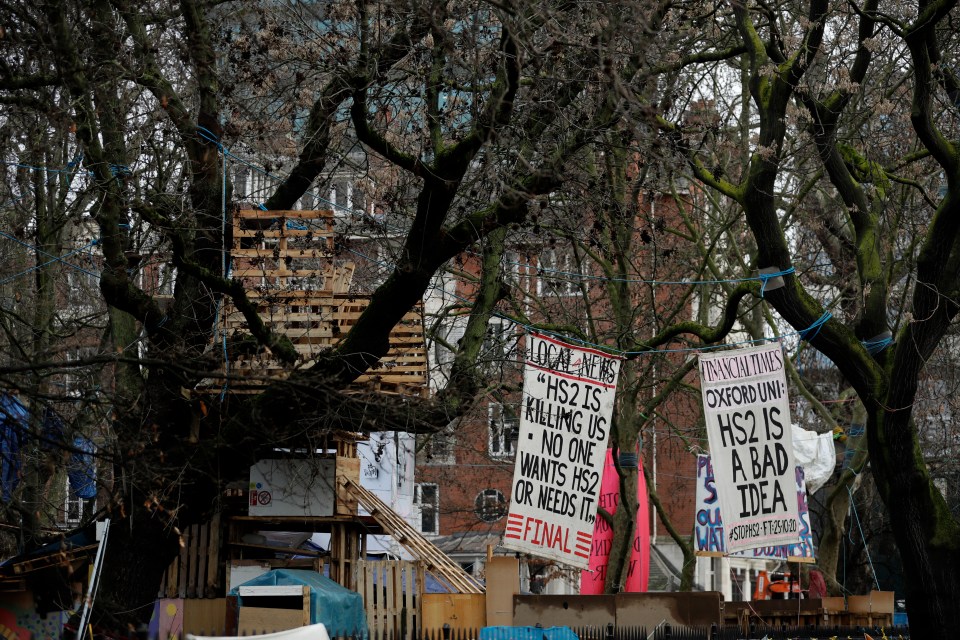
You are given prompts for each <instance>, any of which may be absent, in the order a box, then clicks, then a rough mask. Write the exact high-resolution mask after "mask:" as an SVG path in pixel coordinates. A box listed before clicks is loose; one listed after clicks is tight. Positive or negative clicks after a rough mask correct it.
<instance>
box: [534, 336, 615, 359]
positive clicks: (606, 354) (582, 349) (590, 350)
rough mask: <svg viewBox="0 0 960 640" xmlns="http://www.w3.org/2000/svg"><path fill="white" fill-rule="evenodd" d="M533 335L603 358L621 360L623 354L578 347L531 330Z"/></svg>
mask: <svg viewBox="0 0 960 640" xmlns="http://www.w3.org/2000/svg"><path fill="white" fill-rule="evenodd" d="M530 333H532V334H533V335H535V336H537V337H538V338H540V339H541V340H546V341H547V342H552V343H553V344H562V345H563V346H565V347H570V348H571V349H577V350H578V351H586V352H587V353H593V354H596V355H598V356H603V357H605V358H610V359H611V360H623V359H624V356H615V355H613V354H612V353H606V352H605V351H600V350H599V349H591V348H590V347H579V346H577V345H575V344H573V343H570V342H564V341H563V340H557V339H556V338H551V337H550V336H548V335H544V334H542V333H538V332H536V331H531V332H530Z"/></svg>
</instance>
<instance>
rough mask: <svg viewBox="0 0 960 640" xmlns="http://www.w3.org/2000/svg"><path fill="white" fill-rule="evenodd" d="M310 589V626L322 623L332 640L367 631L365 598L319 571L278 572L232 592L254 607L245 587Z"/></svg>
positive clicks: (272, 572)
mask: <svg viewBox="0 0 960 640" xmlns="http://www.w3.org/2000/svg"><path fill="white" fill-rule="evenodd" d="M271 586H306V587H309V588H310V615H309V622H310V624H317V623H322V624H323V625H324V626H325V627H326V629H327V632H328V633H329V634H330V636H331V637H337V636H348V635H353V634H356V633H358V632H360V633H363V632H364V631H366V629H367V616H366V613H365V612H364V608H363V598H362V597H361V595H360V594H359V593H357V592H356V591H351V590H349V589H347V588H345V587H342V586H340V585H339V584H337V583H336V582H334V581H333V580H331V579H330V578H327V577H325V576H323V575H322V574H320V573H317V572H316V571H308V570H305V569H274V570H272V571H268V572H266V573H264V574H263V575H260V576H257V577H256V578H253V579H252V580H248V581H247V582H244V583H243V584H242V585H240V586H238V587H234V588H233V590H231V591H230V595H232V596H238V598H239V605H240V608H241V609H242V608H243V607H245V606H252V605H253V604H254V603H253V600H255V598H253V597H249V596H244V595H243V591H245V589H244V587H271Z"/></svg>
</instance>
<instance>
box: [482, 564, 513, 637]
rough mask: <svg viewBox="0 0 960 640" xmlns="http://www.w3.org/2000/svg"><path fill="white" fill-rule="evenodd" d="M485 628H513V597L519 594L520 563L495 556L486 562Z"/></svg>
mask: <svg viewBox="0 0 960 640" xmlns="http://www.w3.org/2000/svg"><path fill="white" fill-rule="evenodd" d="M485 573H486V584H487V626H489V627H511V626H513V596H514V595H516V594H518V593H520V561H519V560H517V559H516V558H512V557H506V556H497V557H494V558H490V559H489V560H487V564H486V567H485Z"/></svg>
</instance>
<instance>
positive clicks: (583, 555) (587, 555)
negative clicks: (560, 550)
mask: <svg viewBox="0 0 960 640" xmlns="http://www.w3.org/2000/svg"><path fill="white" fill-rule="evenodd" d="M573 555H575V556H577V557H578V558H589V557H590V555H589V554H586V553H580V552H579V551H574V552H573Z"/></svg>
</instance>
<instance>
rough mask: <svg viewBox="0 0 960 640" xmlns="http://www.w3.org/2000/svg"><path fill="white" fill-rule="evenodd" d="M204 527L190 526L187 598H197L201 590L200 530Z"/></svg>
mask: <svg viewBox="0 0 960 640" xmlns="http://www.w3.org/2000/svg"><path fill="white" fill-rule="evenodd" d="M201 527H202V525H199V524H194V525H190V529H189V531H190V552H189V554H188V558H189V563H190V564H189V573H188V575H187V597H188V598H196V597H197V592H198V591H199V589H200V583H199V582H198V580H197V576H198V574H199V573H200V529H201Z"/></svg>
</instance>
